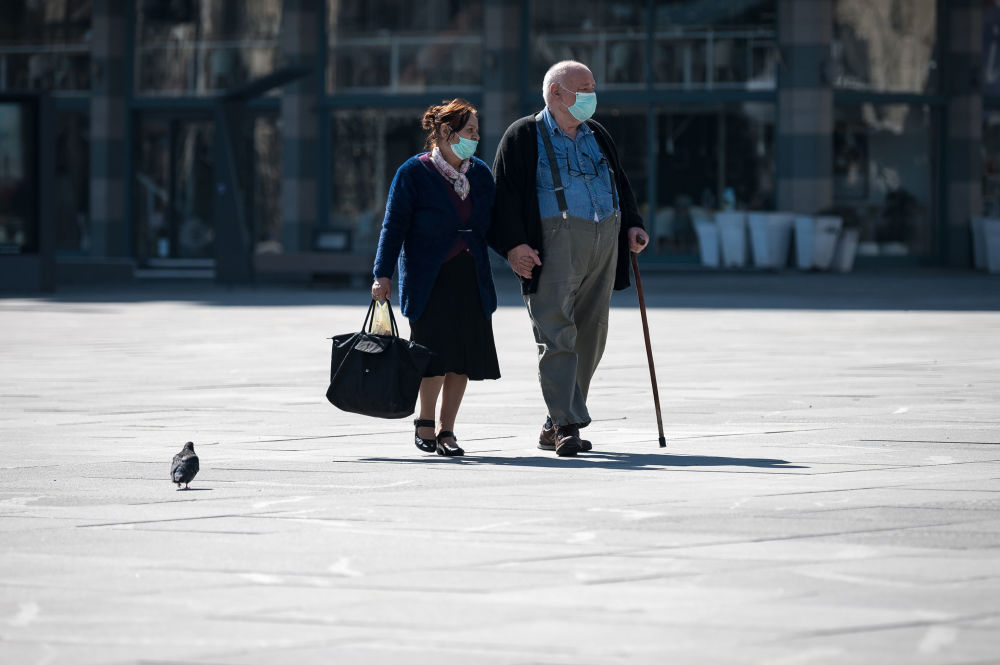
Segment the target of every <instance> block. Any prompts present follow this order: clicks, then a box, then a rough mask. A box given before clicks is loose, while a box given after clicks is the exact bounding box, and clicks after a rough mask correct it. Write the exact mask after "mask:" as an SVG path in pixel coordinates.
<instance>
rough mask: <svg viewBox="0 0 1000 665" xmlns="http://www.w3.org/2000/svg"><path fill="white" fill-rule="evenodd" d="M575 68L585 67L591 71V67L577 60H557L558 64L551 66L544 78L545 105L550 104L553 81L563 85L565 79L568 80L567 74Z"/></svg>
mask: <svg viewBox="0 0 1000 665" xmlns="http://www.w3.org/2000/svg"><path fill="white" fill-rule="evenodd" d="M575 69H583V70H586V71H588V72H589V71H590V68H589V67H587V65H585V64H583V63H582V62H577V61H576V60H563V61H562V62H557V63H556V64H554V65H552V66H551V67H549V71H547V72H545V78H543V79H542V99H544V100H545V105H546V106H548V105H549V95H550V93H549V88H550V87H551V86H552V84H553V83H558V84H559V85H563V81H565V80H566V75H567V74H569V73H570V72H572V71H573V70H575Z"/></svg>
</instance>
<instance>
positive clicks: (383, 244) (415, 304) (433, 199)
mask: <svg viewBox="0 0 1000 665" xmlns="http://www.w3.org/2000/svg"><path fill="white" fill-rule="evenodd" d="M471 159H472V165H471V166H470V167H469V170H468V171H467V172H466V174H465V175H466V177H467V178H468V179H469V196H471V197H472V215H471V216H470V217H469V221H468V222H467V223H463V222H462V220H461V218H460V217H459V216H458V210H456V208H455V204H454V203H453V202H452V200H451V197H450V195H449V194H448V189H447V188H448V187H449V186H450V185H449V184H448V183H447V182H446V181H445V180H444V178H442V177H441V175H440V174H439V173H438V172H437V171H436V170H435V169H434V168H433V166H431V167H430V168H428V166H429V165H425V164H424V163H423V162H421V161H420V156H419V155H416V156H413V157H410V158H409V159H408V160H406V161H405V162H404V163H403V165H402V166H400V167H399V170H398V171H396V177H395V178H393V179H392V186H391V187H390V188H389V200H388V201H387V203H386V206H385V219H383V220H382V233H381V235H380V236H379V240H378V251H377V252H376V254H375V268H374V271H373V272H374V275H375V278H376V279H377V278H379V277H389V278H391V277H392V273H393V268H394V267H395V265H396V263H397V261H398V264H399V265H398V268H399V302H400V304H401V306H402V312H403V316H405V317H406V318H408V319H410V320H411V321H415V320H416V319H418V318H420V315H421V314H422V313H423V311H424V308H425V307H426V306H427V300H428V299H429V298H430V294H431V288H432V287H433V286H434V280H435V279H437V275H438V271H439V270H440V268H441V264H442V262H443V261H444V258H445V257H446V256H447V255H448V252H449V251H450V250H451V248H452V246H454V244H455V241H456V240H458V237H459V234H461V236H462V237H463V238H464V239H465V242H466V244H468V246H469V250H470V251H471V252H472V257H473V259H474V260H475V262H476V280H477V281H478V282H479V296H480V301H481V302H482V306H483V313H484V314H485V315H486V317H487V318H489V317H490V315H491V314H492V313H493V312H494V311H496V308H497V294H496V289H495V288H494V287H493V273H492V271H491V270H490V261H489V256H488V255H487V244H486V232H487V231H489V228H490V222H491V220H492V218H493V193H494V184H493V174H492V173H491V172H490V169H489V167H488V166H487V165H486V163H485V162H483V161H482V160H480V159H478V158H476V157H472V158H471ZM456 306H458V303H456Z"/></svg>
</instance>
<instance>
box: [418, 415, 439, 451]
mask: <svg viewBox="0 0 1000 665" xmlns="http://www.w3.org/2000/svg"><path fill="white" fill-rule="evenodd" d="M421 427H430V428H431V429H434V421H433V420H421V419H420V418H417V419H416V420H414V421H413V443H414V444H415V445H416V446H417V448H420V450H422V451H424V452H425V453H432V452H434V451H435V450H436V449H437V441H435V440H434V439H421V438H420V435H419V434H417V430H418V429H419V428H421Z"/></svg>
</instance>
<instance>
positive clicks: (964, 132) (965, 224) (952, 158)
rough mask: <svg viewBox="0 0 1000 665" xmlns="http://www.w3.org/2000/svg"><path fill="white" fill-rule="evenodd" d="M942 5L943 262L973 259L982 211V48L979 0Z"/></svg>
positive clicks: (962, 262) (959, 263)
mask: <svg viewBox="0 0 1000 665" xmlns="http://www.w3.org/2000/svg"><path fill="white" fill-rule="evenodd" d="M946 5H947V7H946V9H945V10H944V11H946V12H949V16H947V17H942V18H943V19H944V20H947V21H948V25H950V28H951V30H950V32H951V34H950V35H948V50H947V54H946V56H945V62H944V63H942V64H943V65H944V67H943V71H944V72H945V73H946V74H945V76H944V77H943V79H944V80H943V81H942V85H944V86H946V88H945V90H946V92H947V94H948V123H947V129H946V131H947V132H948V134H947V137H946V145H947V148H946V152H945V154H946V161H945V163H944V164H942V165H941V166H942V167H943V168H944V169H945V173H944V175H945V177H944V181H945V182H946V183H947V185H946V186H947V195H948V206H947V212H946V215H947V218H946V220H944V229H945V233H944V237H943V238H942V240H943V242H944V243H945V245H944V249H945V251H944V260H945V263H947V264H948V265H951V266H956V267H968V266H970V265H972V258H971V241H970V235H969V225H970V218H971V217H973V216H976V215H980V214H982V209H983V189H982V187H983V184H982V168H983V164H982V155H981V148H982V141H983V95H982V87H981V85H982V49H983V13H982V6H983V3H982V2H981V1H980V0H951V1H950V2H948V3H946Z"/></svg>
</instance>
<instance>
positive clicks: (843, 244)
mask: <svg viewBox="0 0 1000 665" xmlns="http://www.w3.org/2000/svg"><path fill="white" fill-rule="evenodd" d="M860 238H861V232H860V231H858V230H857V229H844V230H843V231H841V233H840V238H839V239H838V240H837V249H836V250H835V251H834V253H833V269H834V270H836V271H837V272H851V271H852V270H854V257H856V256H857V255H858V240H859V239H860Z"/></svg>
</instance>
